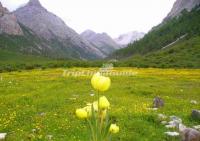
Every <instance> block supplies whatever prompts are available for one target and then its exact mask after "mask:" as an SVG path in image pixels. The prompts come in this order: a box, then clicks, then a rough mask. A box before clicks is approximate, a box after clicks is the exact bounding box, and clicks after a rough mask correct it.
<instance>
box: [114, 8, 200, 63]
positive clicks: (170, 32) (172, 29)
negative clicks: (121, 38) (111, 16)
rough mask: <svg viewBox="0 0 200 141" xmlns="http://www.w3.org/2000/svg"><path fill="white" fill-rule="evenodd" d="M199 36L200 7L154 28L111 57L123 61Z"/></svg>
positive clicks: (184, 12)
mask: <svg viewBox="0 0 200 141" xmlns="http://www.w3.org/2000/svg"><path fill="white" fill-rule="evenodd" d="M198 36H200V7H199V6H198V7H196V8H194V9H193V10H192V11H191V12H187V11H186V10H185V11H183V12H182V15H181V16H179V17H175V18H173V19H171V20H168V21H165V22H163V23H162V24H160V25H158V26H156V27H154V28H153V29H152V30H151V31H150V32H149V33H148V34H146V36H145V37H144V38H143V39H141V40H139V41H136V42H134V43H133V44H129V45H128V47H127V48H124V49H120V50H118V51H116V52H115V53H113V54H112V55H111V58H115V59H120V60H121V59H125V58H130V57H132V56H135V55H146V54H149V53H150V52H154V51H158V50H160V49H162V48H164V47H165V46H167V45H169V44H171V43H173V42H174V41H176V40H177V39H178V38H181V37H185V39H191V38H193V37H198ZM179 43H181V42H179Z"/></svg>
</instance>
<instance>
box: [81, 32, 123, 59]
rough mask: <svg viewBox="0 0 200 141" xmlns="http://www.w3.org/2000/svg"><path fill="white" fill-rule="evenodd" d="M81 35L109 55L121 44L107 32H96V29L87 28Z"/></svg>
mask: <svg viewBox="0 0 200 141" xmlns="http://www.w3.org/2000/svg"><path fill="white" fill-rule="evenodd" d="M81 36H82V37H83V38H85V39H86V40H88V41H89V42H90V43H91V44H92V45H93V46H95V47H97V48H98V49H99V50H101V52H103V53H104V54H106V55H109V54H110V53H112V52H113V51H115V50H116V49H119V48H120V46H119V45H118V44H117V43H115V41H114V40H113V39H112V38H111V37H110V36H109V35H108V34H106V33H95V32H94V31H91V30H86V31H84V32H83V33H81Z"/></svg>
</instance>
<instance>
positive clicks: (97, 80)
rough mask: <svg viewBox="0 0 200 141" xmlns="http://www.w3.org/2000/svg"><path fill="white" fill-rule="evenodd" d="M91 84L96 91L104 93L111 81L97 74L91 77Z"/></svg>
mask: <svg viewBox="0 0 200 141" xmlns="http://www.w3.org/2000/svg"><path fill="white" fill-rule="evenodd" d="M91 84H92V86H93V88H94V89H96V90H99V91H106V90H108V89H109V87H110V84H111V80H110V78H109V77H105V76H101V74H100V73H99V72H98V73H96V74H94V75H93V76H92V79H91Z"/></svg>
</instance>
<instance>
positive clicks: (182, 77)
mask: <svg viewBox="0 0 200 141" xmlns="http://www.w3.org/2000/svg"><path fill="white" fill-rule="evenodd" d="M66 71H72V72H78V71H83V72H84V71H85V72H87V71H98V69H97V68H70V69H67V68H66V69H64V68H59V69H44V70H39V69H38V70H29V71H20V72H7V73H0V107H1V108H0V133H7V138H6V141H29V140H30V141H48V140H53V141H88V131H87V124H86V123H85V122H83V121H81V120H79V119H78V118H77V117H76V116H75V110H76V108H79V107H83V106H84V105H85V104H86V103H88V102H93V101H94V99H96V93H95V91H94V90H93V88H92V86H91V84H90V79H91V76H73V75H66V74H65V73H64V72H66ZM112 71H113V72H123V71H128V72H132V73H133V75H131V76H130V75H129V76H126V75H124V76H110V78H111V80H112V84H111V87H110V89H109V90H108V91H106V92H104V93H103V95H105V96H106V97H107V98H108V100H109V101H110V103H111V109H110V116H111V118H112V120H113V121H115V122H116V123H117V124H118V125H119V127H120V132H119V133H118V134H115V135H114V137H113V141H167V140H169V139H168V138H167V137H166V135H165V134H164V132H166V131H169V130H168V129H166V128H165V126H164V125H162V124H160V121H159V120H158V118H157V116H158V114H159V113H162V114H165V115H167V116H171V115H175V116H178V117H180V118H181V119H182V120H183V123H184V124H185V125H187V126H189V127H192V126H194V125H198V124H199V123H200V121H197V120H195V119H192V118H191V116H190V114H191V111H192V109H200V70H199V69H151V68H149V69H137V68H114V69H113V70H112ZM93 94H95V95H94V96H93ZM156 96H159V97H161V98H162V99H163V100H164V101H165V106H164V107H163V108H160V109H158V110H151V109H150V108H151V107H152V103H153V99H154V98H155V97H156ZM191 100H195V101H197V102H198V104H192V103H191ZM174 140H176V139H174ZM170 141H171V140H170Z"/></svg>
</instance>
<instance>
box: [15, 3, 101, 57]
mask: <svg viewBox="0 0 200 141" xmlns="http://www.w3.org/2000/svg"><path fill="white" fill-rule="evenodd" d="M14 14H15V15H16V17H17V20H18V21H19V23H20V24H22V25H24V26H25V27H28V28H29V29H31V31H33V33H35V34H36V35H37V36H38V37H39V38H41V39H44V40H46V41H48V42H49V43H50V44H54V45H55V44H57V45H56V48H55V46H54V48H53V49H52V50H56V52H57V53H58V54H59V52H61V54H62V55H61V56H62V57H63V58H67V57H69V58H78V59H97V58H103V57H105V54H103V53H102V52H101V51H100V50H99V49H98V48H96V47H95V46H93V45H91V44H90V43H89V42H88V41H87V40H85V39H83V38H82V37H80V35H79V34H78V33H76V32H75V31H74V30H73V29H71V28H70V27H68V26H67V25H66V24H65V23H64V21H62V19H60V18H59V17H57V16H56V15H54V14H53V13H51V12H49V11H47V10H46V9H45V8H44V7H43V6H42V5H41V4H40V2H39V1H38V0H30V1H29V2H28V3H27V4H26V5H25V6H23V7H21V8H19V9H17V10H16V11H14ZM40 47H41V48H43V46H40ZM49 47H50V48H49V49H50V50H51V48H52V46H51V45H49ZM47 54H48V52H47ZM65 54H66V55H65Z"/></svg>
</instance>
